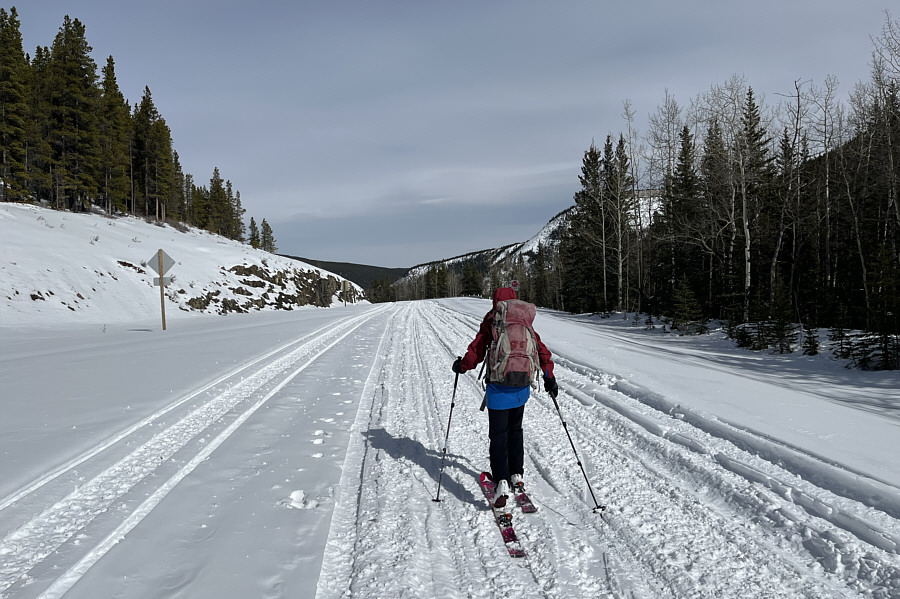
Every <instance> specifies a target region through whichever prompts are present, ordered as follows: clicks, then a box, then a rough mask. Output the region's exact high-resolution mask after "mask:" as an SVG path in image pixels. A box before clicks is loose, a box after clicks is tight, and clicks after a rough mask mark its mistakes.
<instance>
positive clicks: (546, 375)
mask: <svg viewBox="0 0 900 599" xmlns="http://www.w3.org/2000/svg"><path fill="white" fill-rule="evenodd" d="M515 299H517V297H516V291H515V289H513V288H512V287H500V288H498V289H497V290H495V291H494V308H493V309H492V310H491V311H490V312H488V313H487V314H486V315H485V317H484V320H482V322H481V327H480V328H479V329H478V334H476V335H475V339H474V340H473V341H472V343H470V344H469V348H468V350H467V351H466V355H465V356H463V357H462V358H457V359H456V360H455V361H454V362H453V367H452V368H453V372H455V373H457V374H462V373H464V372H466V371H468V370H472V369H474V368H475V367H476V366H477V365H478V364H479V363H480V362H481V361H482V360H484V359H485V356H486V355H488V354H493V352H489V350H490V348H491V344H492V343H493V342H494V340H495V335H496V331H495V326H494V325H495V318H499V316H497V314H498V313H497V304H498V302H501V301H506V300H515ZM531 310H532V312H531V313H532V315H533V313H534V312H533V310H534V308H533V307H531ZM528 328H529V329H531V327H530V323H529V326H528ZM531 332H532V333H533V334H534V341H535V343H534V345H536V348H535V349H536V353H537V360H538V361H539V363H540V371H541V373H542V374H543V379H544V390H545V391H546V392H547V393H549V394H550V396H551V397H553V398H554V399H556V396H557V394H558V393H559V387H558V385H557V383H556V379H555V378H554V376H553V360H552V359H551V353H550V351H549V350H548V349H547V347H546V346H545V345H544V344H543V343H542V342H541V338H540V337H539V336H538V334H537V332H536V331H534V330H533V329H531ZM488 365H489V366H490V364H488ZM490 372H491V369H489V373H488V375H487V376H486V377H485V379H486V380H487V387H486V389H485V401H486V403H487V408H488V422H489V426H488V437H489V438H490V456H491V477H492V478H493V480H494V482H495V484H496V485H497V487H496V493H495V497H496V498H497V499H496V503H495V507H498V508H500V507H505V505H506V501H507V498H508V497H509V494H510V486H512V489H513V490H515V491H516V492H519V493H523V492H524V491H525V485H524V483H523V481H522V475H523V474H524V469H523V462H524V460H525V449H524V445H523V441H524V440H523V432H522V416H523V415H524V412H525V402H527V401H528V398H529V396H530V391H531V386H530V385H529V384H525V385H522V386H507V385H501V384H499V383H497V382H495V381H492V380H491V376H490ZM528 374H529V375H530V373H528ZM527 380H528V379H526V381H527Z"/></svg>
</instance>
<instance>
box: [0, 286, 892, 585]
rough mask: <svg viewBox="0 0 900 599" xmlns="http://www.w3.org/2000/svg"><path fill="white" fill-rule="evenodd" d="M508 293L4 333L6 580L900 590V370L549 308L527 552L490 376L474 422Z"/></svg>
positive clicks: (533, 425)
mask: <svg viewBox="0 0 900 599" xmlns="http://www.w3.org/2000/svg"><path fill="white" fill-rule="evenodd" d="M488 307H489V303H488V302H486V301H482V300H468V299H458V300H444V301H440V302H416V303H403V304H396V305H392V304H388V305H378V306H371V305H365V304H363V305H355V306H348V307H346V308H344V307H335V308H333V309H330V310H301V311H294V312H256V313H252V314H237V315H229V316H228V317H225V318H202V317H192V318H187V317H185V318H183V319H181V320H180V321H179V322H178V323H177V326H173V327H172V328H171V330H169V331H167V332H166V333H163V332H161V331H159V330H156V329H152V328H151V327H146V326H143V325H142V324H141V323H140V321H135V322H121V323H112V324H110V325H109V326H108V327H105V328H101V327H98V326H96V325H84V324H71V323H70V324H65V325H63V324H59V323H57V324H55V325H54V326H52V327H45V326H35V325H29V324H20V325H16V326H4V327H3V330H2V334H3V338H4V343H3V344H0V390H2V395H3V398H2V405H3V408H4V418H2V419H0V454H2V455H3V456H4V459H3V460H0V560H2V561H0V596H3V597H14V598H16V599H25V598H34V597H43V598H50V597H62V596H65V597H67V598H69V599H72V598H82V597H83V598H85V599H87V598H96V597H121V598H129V597H134V598H138V597H139V598H142V599H146V598H156V597H159V598H163V597H166V598H170V597H185V598H186V597H190V598H192V599H193V598H204V597H210V598H216V599H219V598H221V597H317V598H318V599H329V598H336V597H385V598H394V597H449V598H457V597H458V598H462V597H466V598H469V597H471V598H493V597H508V596H517V597H552V598H566V599H568V598H573V597H617V598H618V597H622V598H624V597H639V598H645V597H646V598H651V597H672V598H682V597H760V598H761V597H767V598H769V597H810V598H812V597H816V598H819V597H898V596H900V555H898V547H900V505H898V497H900V492H898V491H900V466H898V461H897V460H896V448H897V447H900V427H898V422H900V400H898V393H897V389H898V387H900V376H898V373H891V372H886V373H861V372H854V371H849V370H846V369H843V368H842V367H841V366H840V365H839V364H836V363H833V362H831V361H830V360H828V359H827V358H825V357H817V358H806V357H801V356H794V357H790V358H788V359H782V358H780V357H775V356H769V355H765V354H748V353H747V352H745V351H742V350H736V349H734V348H732V347H730V344H729V343H727V342H726V341H724V340H721V339H718V338H716V337H715V336H709V337H703V338H683V337H682V338H678V337H670V336H662V335H658V334H654V333H652V332H647V331H643V330H639V329H633V328H631V327H629V326H628V324H629V323H628V322H627V321H620V320H613V319H593V318H586V317H574V316H568V315H564V314H556V313H550V312H544V311H542V312H541V313H540V314H539V316H538V319H537V321H536V323H535V324H536V328H537V329H538V331H539V332H540V334H541V336H542V338H543V339H544V341H546V342H547V344H548V346H549V347H550V349H551V350H552V351H553V352H554V354H555V359H556V364H557V368H556V373H557V377H558V379H559V381H560V385H561V388H562V392H561V395H560V398H559V405H560V410H561V412H557V411H556V408H555V406H554V404H553V402H551V401H550V400H549V398H548V397H547V396H546V395H545V394H543V393H536V394H535V395H534V397H533V398H532V400H531V401H530V402H529V404H528V406H527V408H526V416H525V439H526V453H527V458H526V482H527V483H528V485H529V487H530V489H531V491H532V495H533V496H534V498H535V500H536V503H537V504H538V507H539V510H540V511H539V512H538V513H537V514H533V515H528V516H526V515H523V514H521V513H518V512H515V513H514V521H515V525H516V528H517V531H518V532H519V535H520V537H521V539H522V542H523V546H524V547H525V549H526V551H527V553H528V557H526V558H525V559H522V560H514V559H510V558H509V557H508V556H507V552H506V550H505V548H504V546H503V544H502V541H501V539H500V535H499V532H498V531H497V529H496V527H495V526H494V523H493V521H492V517H491V514H490V512H489V510H488V509H487V507H486V505H485V503H484V500H483V498H482V496H481V493H480V491H479V489H478V486H477V483H476V477H477V475H478V473H479V472H480V471H481V470H482V469H485V468H486V467H487V438H486V436H487V435H486V432H487V431H486V428H487V422H486V415H485V414H484V413H482V412H479V410H478V406H479V404H480V400H481V391H480V387H479V385H478V384H477V382H476V381H475V376H474V373H467V374H465V375H463V376H461V377H460V379H459V386H458V391H457V396H456V398H455V408H454V411H453V413H452V420H451V419H450V407H451V392H452V388H453V381H454V375H453V374H452V372H451V371H450V368H449V365H450V363H451V362H452V359H453V357H454V356H455V355H458V354H459V353H461V352H462V351H463V350H464V348H465V346H466V345H467V343H468V342H469V341H470V339H471V337H472V336H473V335H474V332H475V330H476V327H477V324H478V322H479V321H480V319H481V316H482V315H483V314H484V312H485V311H486V310H487V308H488ZM48 365H52V368H48ZM48 374H52V376H48ZM561 416H562V418H564V419H565V420H566V422H567V424H568V429H569V431H570V432H571V434H572V437H573V439H574V442H575V444H576V447H577V448H578V453H579V456H581V458H582V460H583V463H584V465H585V469H586V472H587V476H588V480H589V481H590V482H591V485H592V488H593V490H594V492H595V493H596V494H597V496H598V497H599V498H600V500H601V501H602V502H604V503H606V504H608V505H609V509H608V510H607V513H606V514H605V516H604V518H603V519H601V518H600V517H599V516H598V515H596V514H593V513H592V511H591V508H592V507H593V503H592V500H591V497H590V495H589V493H588V491H587V487H586V484H585V479H584V478H583V477H582V475H581V472H580V470H579V469H578V467H577V465H576V464H575V458H574V454H573V452H572V450H571V447H570V446H569V443H568V440H567V438H566V436H565V432H564V430H563V428H562V424H561V420H560V417H561ZM448 423H449V424H450V428H449V434H448V429H447V425H448ZM445 438H448V439H449V441H448V444H447V448H448V454H447V460H446V468H445V471H444V473H443V478H442V484H443V488H442V492H441V497H442V498H443V502H441V503H435V502H433V501H431V499H432V498H434V496H435V494H436V491H437V484H438V483H437V481H438V478H439V476H440V471H439V468H440V462H441V455H442V448H443V447H444V441H445Z"/></svg>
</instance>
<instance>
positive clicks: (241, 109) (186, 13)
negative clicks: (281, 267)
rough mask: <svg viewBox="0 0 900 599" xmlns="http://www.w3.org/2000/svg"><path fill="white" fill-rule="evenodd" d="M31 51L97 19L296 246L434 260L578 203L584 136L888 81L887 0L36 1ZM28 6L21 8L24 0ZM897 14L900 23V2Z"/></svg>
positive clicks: (249, 199) (523, 234) (185, 144)
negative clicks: (724, 88) (872, 77)
mask: <svg viewBox="0 0 900 599" xmlns="http://www.w3.org/2000/svg"><path fill="white" fill-rule="evenodd" d="M891 3H893V0H892V2H891ZM14 5H15V6H16V8H17V10H18V12H19V18H20V20H21V23H22V35H23V39H24V45H25V51H26V52H28V53H29V54H32V55H33V53H34V48H35V47H36V46H38V45H41V46H44V45H46V46H49V45H51V44H52V42H53V38H54V37H55V35H56V33H57V31H58V30H59V27H60V25H61V24H62V20H63V17H64V16H65V15H66V14H68V15H70V16H71V17H72V18H77V19H79V20H81V21H82V22H83V23H84V25H85V27H86V31H87V39H88V42H89V43H90V44H91V46H93V49H94V51H93V58H94V60H95V62H96V63H97V65H98V73H99V68H100V67H102V66H103V65H104V64H105V63H106V57H107V56H109V55H112V56H113V57H114V59H115V61H116V73H117V78H118V82H119V86H120V88H121V89H122V92H123V93H124V94H125V96H126V97H127V98H128V99H129V100H130V101H131V103H132V104H134V103H135V102H138V101H139V100H140V98H141V95H142V93H143V89H144V86H148V87H149V88H150V91H151V93H152V95H153V99H154V102H155V104H156V107H157V108H158V110H159V112H160V114H161V115H162V116H163V118H165V119H166V122H167V123H168V125H169V127H170V129H171V130H172V137H173V140H174V145H175V150H176V151H177V152H178V153H179V156H180V159H181V162H182V165H183V167H184V170H185V172H187V173H190V174H192V175H194V178H195V180H196V181H197V182H198V184H208V181H209V178H210V177H211V175H212V171H213V167H216V166H217V167H219V169H220V171H221V173H222V176H223V177H224V178H226V179H230V180H231V181H232V183H233V185H234V188H235V189H236V190H238V191H240V193H241V199H242V201H243V205H244V208H246V210H247V221H248V222H249V217H250V216H254V217H256V220H257V222H260V221H261V220H262V218H266V219H267V220H268V221H269V223H270V224H271V225H272V227H273V229H274V231H275V237H276V240H277V243H278V248H279V251H280V252H282V253H288V254H293V255H299V256H304V257H307V258H317V259H321V260H337V261H349V262H359V263H364V264H374V265H379V266H392V267H397V266H412V265H414V264H418V263H421V262H425V261H429V260H434V259H439V258H448V257H451V256H455V255H458V254H462V253H465V252H469V251H474V250H479V249H485V248H490V247H498V246H501V245H505V244H508V243H513V242H516V241H525V240H526V239H528V238H529V237H531V236H532V235H533V234H535V233H536V232H537V231H538V230H539V229H540V228H541V227H542V226H543V225H544V224H545V223H546V222H547V221H548V220H549V219H550V218H552V217H553V216H554V215H555V214H556V213H558V212H559V211H561V210H563V209H565V208H567V207H569V206H571V205H572V204H573V201H572V196H573V194H574V193H575V191H577V189H578V187H579V184H578V173H579V168H580V165H581V157H582V154H583V152H584V151H585V150H586V149H587V148H588V147H589V146H590V144H591V140H592V139H597V140H598V142H602V140H603V139H605V137H606V135H607V134H609V133H611V134H613V135H614V136H617V135H618V133H619V131H621V130H623V129H625V123H624V120H623V119H622V112H623V110H622V107H623V101H624V100H629V101H630V103H631V105H632V108H633V109H634V110H635V111H636V113H637V114H636V123H635V125H636V127H637V128H638V130H639V132H644V131H646V128H647V127H646V119H647V117H648V115H649V114H651V113H653V112H654V111H655V110H656V108H657V106H659V105H660V104H661V103H662V102H663V99H664V97H665V92H666V90H668V91H669V93H670V94H671V95H673V96H674V97H675V99H676V101H678V102H679V103H680V104H681V105H683V106H686V105H687V104H688V103H689V102H690V100H691V99H692V98H694V97H695V96H697V95H698V94H700V93H702V92H705V91H707V90H709V88H710V87H711V86H712V85H715V84H720V83H724V82H726V81H727V80H729V79H730V78H731V77H732V76H733V75H741V76H744V77H745V78H746V80H747V82H748V83H749V84H750V85H752V86H753V88H754V91H756V92H757V93H758V94H759V95H761V96H763V97H764V98H765V99H766V101H767V102H772V103H774V102H776V101H777V94H779V93H785V94H787V93H791V92H792V91H793V85H794V81H795V80H796V79H803V80H812V81H813V82H814V83H815V84H816V85H819V86H821V85H822V84H823V83H824V80H825V77H826V76H827V75H834V76H836V77H837V78H838V80H839V81H840V83H841V87H840V92H841V94H840V95H841V97H842V98H846V96H847V94H848V93H849V91H850V90H851V89H852V88H853V86H854V85H855V84H856V83H857V82H860V81H866V80H867V79H868V76H869V65H870V58H871V53H872V43H871V41H870V36H873V35H878V34H879V32H880V31H881V28H882V26H883V24H884V22H885V15H884V10H885V9H887V8H890V4H889V3H888V2H887V0H754V1H753V2H748V1H741V2H734V1H729V0H704V1H701V0H679V1H673V0H654V1H640V0H635V1H633V2H615V3H613V2H612V1H610V0H602V1H601V0H594V1H586V0H579V1H566V0H559V1H550V0H548V1H544V2H513V1H484V0H481V1H477V2H472V1H468V0H457V1H454V2H428V1H427V0H417V1H416V0H405V1H399V0H392V1H380V2H379V1H374V0H370V1H354V2H343V1H340V0H318V1H302V0H290V1H289V0H278V1H266V0H262V1H260V2H247V1H246V0H242V1H240V2H238V1H231V0H228V1H212V0H178V1H172V0H153V1H152V2H127V1H119V2H109V1H106V0H103V1H101V0H84V1H79V0H25V1H24V2H19V3H16V4H14ZM9 6H10V5H7V8H8V7H9ZM896 13H897V11H894V14H893V17H894V18H895V19H896V18H897V14H896Z"/></svg>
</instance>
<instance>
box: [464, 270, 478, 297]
mask: <svg viewBox="0 0 900 599" xmlns="http://www.w3.org/2000/svg"><path fill="white" fill-rule="evenodd" d="M481 281H482V275H481V272H479V271H478V269H477V268H475V266H474V265H472V263H471V262H466V265H465V266H464V267H463V279H462V294H463V295H466V296H476V297H477V296H480V295H481V293H482V289H481V287H482V283H481Z"/></svg>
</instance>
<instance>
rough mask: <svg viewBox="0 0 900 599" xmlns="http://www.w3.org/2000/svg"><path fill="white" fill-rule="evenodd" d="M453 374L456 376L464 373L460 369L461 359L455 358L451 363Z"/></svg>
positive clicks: (461, 368)
mask: <svg viewBox="0 0 900 599" xmlns="http://www.w3.org/2000/svg"><path fill="white" fill-rule="evenodd" d="M453 372H455V373H456V374H462V373H464V372H465V370H463V367H462V358H456V360H454V361H453Z"/></svg>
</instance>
